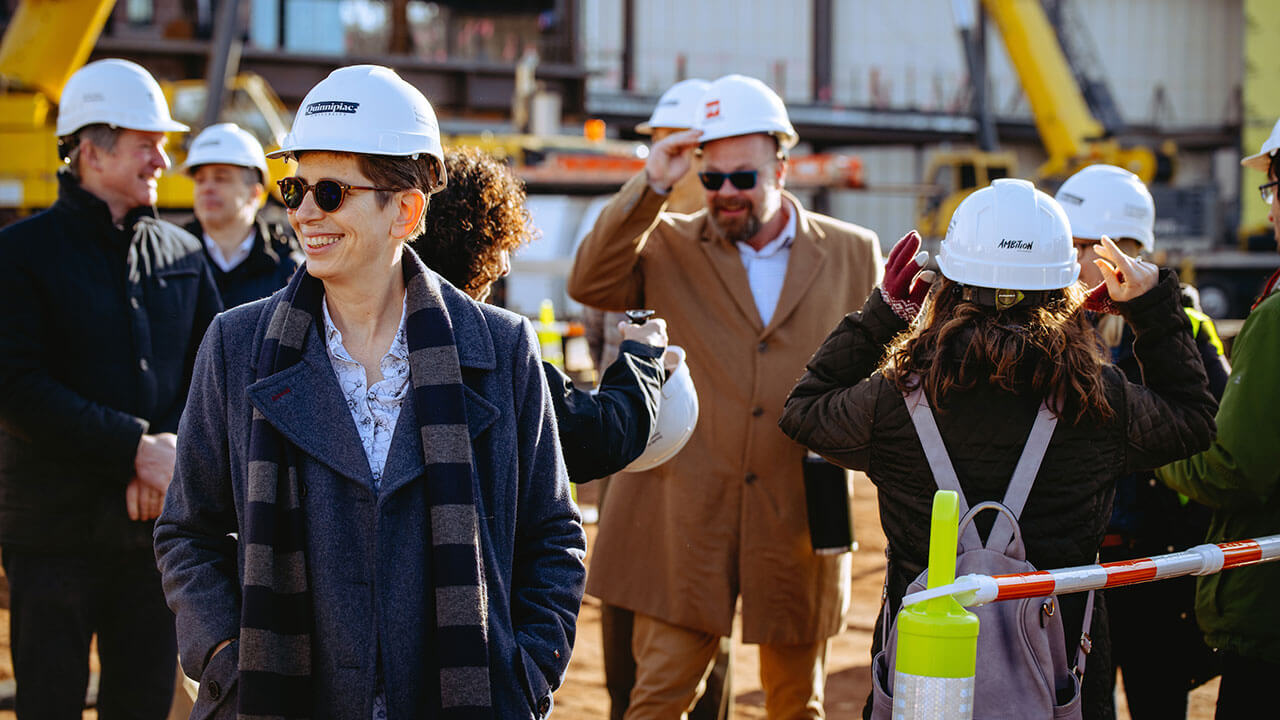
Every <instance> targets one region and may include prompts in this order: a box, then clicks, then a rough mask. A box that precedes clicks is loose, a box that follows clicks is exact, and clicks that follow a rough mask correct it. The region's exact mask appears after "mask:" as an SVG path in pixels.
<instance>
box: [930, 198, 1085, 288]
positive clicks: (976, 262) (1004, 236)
mask: <svg viewBox="0 0 1280 720" xmlns="http://www.w3.org/2000/svg"><path fill="white" fill-rule="evenodd" d="M938 267H939V268H940V269H941V270H942V274H943V275H945V276H947V277H948V278H950V279H951V280H954V281H955V282H958V283H961V284H963V285H972V286H975V287H984V288H996V289H1001V290H1004V289H1008V290H1056V289H1058V288H1064V287H1067V286H1068V285H1071V284H1072V283H1074V282H1075V281H1076V278H1078V277H1079V276H1080V262H1079V261H1078V260H1077V259H1076V251H1075V246H1074V245H1073V244H1072V242H1071V225H1070V223H1069V222H1068V220H1067V214H1066V213H1065V212H1063V210H1062V206H1060V205H1058V202H1057V201H1056V200H1054V199H1053V198H1051V197H1049V196H1048V195H1047V194H1045V193H1043V192H1041V191H1039V190H1037V189H1036V188H1035V186H1034V185H1032V184H1031V183H1029V182H1027V181H1026V180H1014V179H1010V178H1006V179H1002V180H996V181H995V182H993V183H991V185H990V186H988V187H985V188H982V189H981V190H978V191H977V192H975V193H973V194H971V195H970V196H969V197H967V198H965V199H964V201H963V202H961V203H960V207H958V208H956V212H955V214H954V215H952V216H951V224H950V225H949V226H948V227H947V235H946V237H945V238H943V240H942V247H941V249H940V250H939V252H938Z"/></svg>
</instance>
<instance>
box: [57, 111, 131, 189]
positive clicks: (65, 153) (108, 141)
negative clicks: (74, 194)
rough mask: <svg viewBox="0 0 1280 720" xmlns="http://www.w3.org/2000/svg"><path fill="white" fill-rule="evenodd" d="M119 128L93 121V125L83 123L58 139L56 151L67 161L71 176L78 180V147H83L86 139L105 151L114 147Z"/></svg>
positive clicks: (109, 150) (118, 137)
mask: <svg viewBox="0 0 1280 720" xmlns="http://www.w3.org/2000/svg"><path fill="white" fill-rule="evenodd" d="M121 132H122V131H121V129H120V128H117V127H113V126H111V125H107V124H106V123H94V124H93V125H85V126H84V127H82V128H80V129H79V130H77V131H75V132H74V133H72V134H71V135H68V136H67V137H64V138H60V139H59V140H58V152H59V154H60V155H61V156H62V158H63V160H65V161H66V163H67V169H68V170H69V171H70V172H71V175H72V177H74V178H75V179H77V180H79V179H81V176H80V149H81V148H82V147H84V142H85V141H86V140H88V141H89V142H91V143H93V145H94V147H97V148H101V149H102V150H105V151H106V152H111V151H112V150H115V149H116V142H117V141H118V140H119V139H120V133H121Z"/></svg>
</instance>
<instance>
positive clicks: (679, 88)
mask: <svg viewBox="0 0 1280 720" xmlns="http://www.w3.org/2000/svg"><path fill="white" fill-rule="evenodd" d="M709 87H711V83H709V82H707V81H706V80H699V79H698V78H690V79H688V80H681V81H680V82H678V83H676V84H675V85H672V86H671V87H669V88H667V91H666V92H664V93H662V97H660V98H658V104H657V105H655V106H654V107H653V114H652V115H650V116H649V119H648V120H646V121H644V122H642V123H640V124H639V125H637V126H636V132H638V133H640V134H642V135H648V134H650V133H652V132H653V129H654V128H678V129H681V130H685V129H688V128H692V127H697V125H698V111H699V110H701V109H702V102H701V100H702V94H703V93H705V92H706V91H707V88H709Z"/></svg>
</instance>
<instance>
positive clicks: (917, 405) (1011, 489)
mask: <svg viewBox="0 0 1280 720" xmlns="http://www.w3.org/2000/svg"><path fill="white" fill-rule="evenodd" d="M903 398H904V400H905V402H906V404H907V411H908V412H909V413H910V414H911V422H912V424H913V425H915V428H916V435H918V436H919V437H920V446H921V447H922V448H923V449H924V456H925V459H926V460H928V461H929V469H930V470H932V471H933V481H934V482H935V483H936V484H937V485H938V487H939V488H940V489H942V490H954V491H955V492H956V494H957V495H959V496H960V508H959V510H960V515H961V516H962V517H963V516H964V515H965V514H966V513H968V512H969V503H968V501H967V500H966V499H965V496H964V491H963V490H961V489H960V479H959V478H958V477H957V476H956V471H955V467H953V466H952V464H951V458H950V456H948V455H947V447H946V445H945V444H944V443H943V441H942V434H941V433H940V432H939V431H938V423H937V420H936V419H935V418H934V417H933V410H932V409H931V408H930V406H929V399H928V398H927V397H926V396H925V393H924V386H923V385H922V384H920V383H918V382H917V384H916V387H915V389H914V390H911V391H910V392H907V393H904V394H903ZM1057 425H1058V418H1057V417H1056V416H1055V415H1054V414H1053V411H1052V410H1050V409H1049V407H1048V405H1046V404H1045V403H1044V402H1041V403H1040V410H1039V411H1038V412H1037V413H1036V419H1035V422H1034V423H1033V424H1032V426H1031V433H1030V435H1028V436H1027V443H1026V445H1025V446H1023V448H1022V455H1021V456H1020V457H1019V458H1018V464H1017V466H1016V467H1015V468H1014V471H1013V477H1012V478H1011V479H1010V480H1009V486H1008V488H1007V489H1006V490H1005V494H1004V500H1003V502H1002V503H1001V504H1003V505H1004V506H1005V507H1007V508H1009V510H1011V511H1012V512H1013V516H1014V517H1015V518H1017V517H1021V516H1022V509H1023V508H1024V507H1025V506H1026V504H1027V497H1028V496H1029V495H1030V494H1031V486H1032V485H1033V484H1034V483H1035V479H1036V474H1037V473H1039V472H1040V463H1041V462H1042V461H1043V460H1044V454H1045V451H1046V450H1048V448H1049V441H1050V440H1051V439H1052V438H1053V431H1054V428H1056V427H1057ZM1013 535H1014V528H1013V527H1012V525H1011V523H1010V521H1009V519H1008V518H1006V517H1004V516H1003V515H1001V516H1000V517H998V518H996V522H995V525H993V526H992V528H991V534H990V536H989V537H988V538H987V544H986V546H985V547H988V548H991V549H995V550H1003V549H1004V547H1005V546H1006V545H1008V544H1009V541H1010V540H1012V539H1013ZM961 545H962V546H964V547H969V548H977V547H983V545H982V541H981V539H980V538H979V536H978V531H977V528H975V527H974V526H972V525H969V526H968V527H967V528H965V529H964V531H963V534H962V536H961Z"/></svg>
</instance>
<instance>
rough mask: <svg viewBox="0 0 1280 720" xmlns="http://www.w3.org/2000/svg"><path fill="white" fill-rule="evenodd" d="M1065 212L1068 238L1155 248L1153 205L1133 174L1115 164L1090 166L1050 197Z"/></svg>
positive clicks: (1154, 214) (1154, 206) (1142, 185)
mask: <svg viewBox="0 0 1280 720" xmlns="http://www.w3.org/2000/svg"><path fill="white" fill-rule="evenodd" d="M1053 197H1054V199H1055V200H1057V201H1058V204H1060V205H1062V209H1063V210H1064V211H1065V212H1066V213H1067V220H1069V221H1070V222H1071V235H1072V236H1073V237H1078V238H1084V239H1086V240H1101V239H1102V236H1103V235H1106V236H1107V237H1109V238H1111V239H1112V240H1119V239H1120V238H1133V239H1134V240H1137V241H1138V242H1140V243H1142V247H1143V249H1145V250H1146V251H1147V252H1151V251H1152V250H1154V249H1155V246H1156V240H1155V233H1154V228H1155V223H1156V204H1155V202H1153V201H1152V200H1151V191H1150V190H1148V189H1147V186H1146V185H1144V184H1143V183H1142V180H1140V179H1139V178H1138V176H1137V175H1134V174H1133V173H1131V172H1129V171H1128V170H1125V169H1124V168H1120V167H1116V166H1115V165H1090V166H1088V167H1086V168H1084V169H1083V170H1081V171H1080V172H1078V173H1076V174H1075V175H1072V176H1071V177H1069V178H1067V181H1066V182H1064V183H1062V187H1060V188H1058V192H1057V194H1056V195H1054V196H1053Z"/></svg>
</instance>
